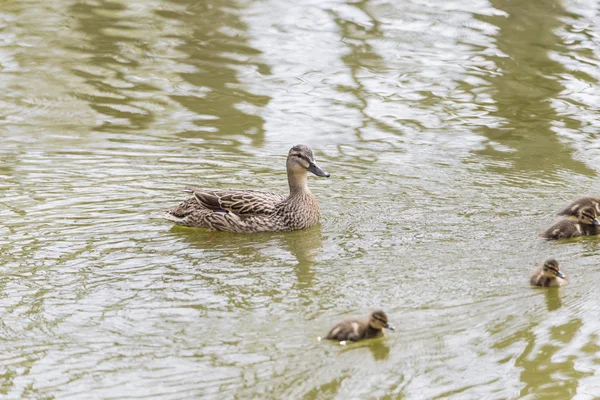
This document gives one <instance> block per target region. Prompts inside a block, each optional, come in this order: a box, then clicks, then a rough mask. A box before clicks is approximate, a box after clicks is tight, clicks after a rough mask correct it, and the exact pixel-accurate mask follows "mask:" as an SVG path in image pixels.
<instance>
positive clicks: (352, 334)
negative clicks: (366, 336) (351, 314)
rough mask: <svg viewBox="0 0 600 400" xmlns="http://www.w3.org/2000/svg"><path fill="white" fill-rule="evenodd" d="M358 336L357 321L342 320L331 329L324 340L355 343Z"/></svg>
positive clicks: (358, 327)
mask: <svg viewBox="0 0 600 400" xmlns="http://www.w3.org/2000/svg"><path fill="white" fill-rule="evenodd" d="M360 335H361V332H360V323H359V322H358V321H356V320H344V321H342V322H340V323H338V324H337V325H335V326H334V327H333V328H331V330H330V331H329V333H328V334H327V336H326V337H325V339H327V340H340V341H341V340H350V341H356V340H358V339H359V337H360Z"/></svg>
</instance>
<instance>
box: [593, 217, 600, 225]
mask: <svg viewBox="0 0 600 400" xmlns="http://www.w3.org/2000/svg"><path fill="white" fill-rule="evenodd" d="M592 223H593V224H594V225H596V226H598V225H600V221H598V218H594V219H593V220H592Z"/></svg>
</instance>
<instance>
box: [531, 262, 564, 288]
mask: <svg viewBox="0 0 600 400" xmlns="http://www.w3.org/2000/svg"><path fill="white" fill-rule="evenodd" d="M529 282H530V283H531V284H532V285H534V286H545V287H557V286H562V285H566V284H567V283H569V280H568V279H567V277H566V276H564V275H563V273H562V272H560V267H559V265H558V261H556V260H555V259H553V258H552V259H550V260H546V261H545V262H544V264H542V265H540V266H537V267H536V268H535V269H534V270H533V272H532V273H531V278H530V279H529Z"/></svg>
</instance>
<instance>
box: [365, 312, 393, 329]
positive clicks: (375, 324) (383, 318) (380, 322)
mask: <svg viewBox="0 0 600 400" xmlns="http://www.w3.org/2000/svg"><path fill="white" fill-rule="evenodd" d="M369 325H370V326H371V328H373V329H378V330H381V329H383V328H387V329H391V330H394V327H393V326H392V325H390V324H388V318H387V315H385V313H384V312H383V311H381V310H377V311H374V312H373V313H372V314H371V317H370V318H369Z"/></svg>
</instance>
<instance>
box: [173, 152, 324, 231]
mask: <svg viewBox="0 0 600 400" xmlns="http://www.w3.org/2000/svg"><path fill="white" fill-rule="evenodd" d="M286 167H287V176H288V184H289V187H290V194H289V196H283V195H280V194H276V193H271V192H265V191H260V190H217V191H204V190H201V189H197V188H186V190H185V191H186V192H188V193H192V194H193V197H190V198H189V199H187V200H185V201H184V202H183V203H181V204H180V205H179V206H177V207H175V208H174V209H173V210H171V211H169V212H167V213H166V214H165V215H164V217H165V218H166V219H168V220H169V221H173V222H175V223H176V224H178V225H184V226H189V227H193V228H207V229H214V230H217V231H229V232H245V233H249V232H272V231H292V230H297V229H305V228H308V227H310V226H313V225H315V224H316V223H317V222H319V217H320V212H319V203H318V202H317V198H316V197H315V196H314V195H313V194H312V193H311V191H310V190H309V189H308V185H307V173H308V172H312V173H313V174H315V175H317V176H325V177H329V174H328V173H327V172H325V171H324V170H322V169H321V168H320V167H319V166H318V165H317V163H315V160H314V157H313V153H312V150H311V149H310V147H308V146H305V145H303V144H299V145H296V146H294V147H292V148H291V149H290V151H289V153H288V157H287V162H286Z"/></svg>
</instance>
